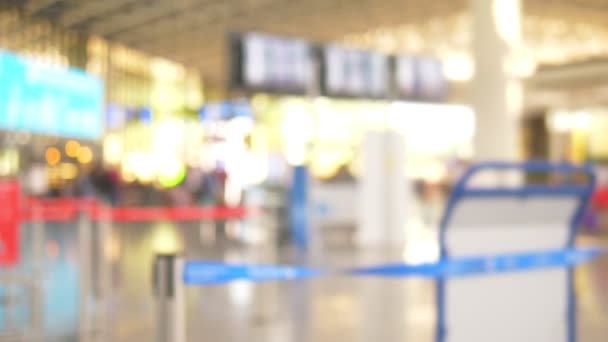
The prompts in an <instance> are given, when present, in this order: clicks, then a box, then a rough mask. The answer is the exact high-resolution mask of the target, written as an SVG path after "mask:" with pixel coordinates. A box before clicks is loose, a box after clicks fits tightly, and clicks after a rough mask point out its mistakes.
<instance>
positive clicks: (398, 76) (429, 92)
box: [393, 55, 448, 102]
mask: <svg viewBox="0 0 608 342" xmlns="http://www.w3.org/2000/svg"><path fill="white" fill-rule="evenodd" d="M393 79H394V84H393V85H394V87H393V88H394V93H395V97H396V98H398V99H402V100H416V101H428V102H440V101H443V100H445V98H446V97H447V87H448V82H447V80H446V78H445V76H444V74H443V67H442V64H441V61H440V60H439V59H437V58H435V57H429V56H413V55H400V56H396V57H394V63H393Z"/></svg>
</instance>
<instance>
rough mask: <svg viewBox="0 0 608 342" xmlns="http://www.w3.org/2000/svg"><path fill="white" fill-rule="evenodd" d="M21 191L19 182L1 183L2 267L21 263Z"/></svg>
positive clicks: (0, 227)
mask: <svg viewBox="0 0 608 342" xmlns="http://www.w3.org/2000/svg"><path fill="white" fill-rule="evenodd" d="M20 194H21V190H20V187H19V183H18V182H17V181H2V182H0V203H1V205H0V265H2V266H10V265H15V264H17V263H18V262H19V221H20V199H21V195H20Z"/></svg>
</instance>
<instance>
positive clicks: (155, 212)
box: [21, 198, 258, 222]
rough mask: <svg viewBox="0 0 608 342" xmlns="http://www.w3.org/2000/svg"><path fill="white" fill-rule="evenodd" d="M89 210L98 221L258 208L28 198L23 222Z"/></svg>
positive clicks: (203, 216) (210, 215)
mask: <svg viewBox="0 0 608 342" xmlns="http://www.w3.org/2000/svg"><path fill="white" fill-rule="evenodd" d="M80 212H85V213H86V214H87V215H89V216H90V217H91V219H92V220H94V221H100V220H106V219H111V220H112V221H122V222H149V221H161V220H166V221H197V220H199V221H203V220H227V219H242V218H245V217H247V216H249V215H252V214H255V213H257V212H258V210H255V209H252V208H247V207H242V206H240V207H197V206H188V207H109V206H106V205H104V204H102V203H100V202H99V201H98V200H97V199H95V198H57V199H49V198H44V199H39V198H27V199H26V200H25V206H24V208H23V210H22V212H21V220H22V221H32V222H40V221H44V222H48V221H51V222H67V221H72V220H74V219H76V217H77V216H78V213H80Z"/></svg>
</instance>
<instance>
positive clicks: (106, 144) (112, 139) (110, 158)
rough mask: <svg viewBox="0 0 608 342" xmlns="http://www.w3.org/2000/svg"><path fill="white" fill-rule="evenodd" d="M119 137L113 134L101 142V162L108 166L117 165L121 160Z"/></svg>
mask: <svg viewBox="0 0 608 342" xmlns="http://www.w3.org/2000/svg"><path fill="white" fill-rule="evenodd" d="M122 145H123V144H122V141H121V139H120V137H118V136H117V135H114V134H110V135H108V136H106V137H105V138H104V140H103V160H104V161H105V162H106V163H108V164H118V163H120V160H121V158H122V154H123V148H122Z"/></svg>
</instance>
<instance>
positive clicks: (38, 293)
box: [30, 204, 46, 339]
mask: <svg viewBox="0 0 608 342" xmlns="http://www.w3.org/2000/svg"><path fill="white" fill-rule="evenodd" d="M32 213H33V220H32V274H33V277H32V282H31V287H30V288H31V291H32V300H31V313H32V330H31V333H32V335H34V338H35V339H44V306H45V305H44V302H45V300H44V284H45V281H46V277H45V274H44V259H45V258H44V240H45V238H46V237H45V232H44V229H45V225H44V221H43V217H42V208H41V207H40V206H39V205H38V204H34V205H33V207H32Z"/></svg>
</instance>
